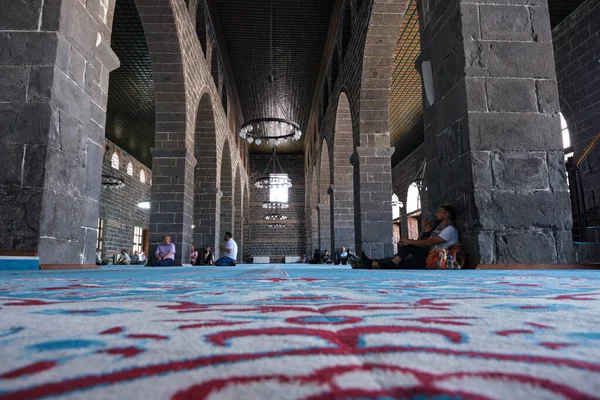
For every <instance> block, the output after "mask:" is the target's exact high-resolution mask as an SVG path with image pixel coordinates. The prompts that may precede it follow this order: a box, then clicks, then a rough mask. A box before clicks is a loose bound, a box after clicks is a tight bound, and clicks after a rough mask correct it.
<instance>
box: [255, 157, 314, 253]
mask: <svg viewBox="0 0 600 400" xmlns="http://www.w3.org/2000/svg"><path fill="white" fill-rule="evenodd" d="M270 157H271V156H270V155H263V154H253V155H251V156H250V171H251V175H252V177H254V178H258V177H259V176H261V175H262V173H263V172H265V168H266V167H267V164H268V162H269V158H270ZM277 157H278V159H279V161H280V163H281V165H282V167H283V168H284V172H285V173H287V174H288V175H289V177H290V179H291V180H292V187H291V188H290V189H289V192H288V196H289V204H290V207H289V208H288V209H286V210H282V211H281V214H284V215H287V216H288V217H289V219H288V220H287V221H283V222H282V223H283V224H285V228H277V229H274V228H269V227H268V225H269V223H271V222H269V221H266V220H265V219H264V217H265V215H267V214H268V213H269V212H268V211H267V210H265V209H263V208H262V203H263V202H264V201H268V200H269V192H268V190H265V189H257V188H256V186H254V184H253V181H252V180H251V182H250V183H251V185H250V205H249V214H248V215H247V216H246V220H247V223H248V234H247V236H246V237H245V248H246V251H249V252H250V253H251V254H252V255H253V256H269V257H271V262H283V261H284V257H286V256H302V255H304V254H305V253H306V237H305V236H306V228H305V215H304V213H305V207H304V196H305V193H304V156H302V155H283V154H282V155H278V156H277Z"/></svg>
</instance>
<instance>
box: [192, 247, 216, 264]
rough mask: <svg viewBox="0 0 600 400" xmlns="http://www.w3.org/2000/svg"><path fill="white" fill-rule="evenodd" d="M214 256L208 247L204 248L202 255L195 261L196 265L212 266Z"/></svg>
mask: <svg viewBox="0 0 600 400" xmlns="http://www.w3.org/2000/svg"><path fill="white" fill-rule="evenodd" d="M213 263H214V256H213V253H212V251H211V250H210V246H204V250H203V251H202V254H200V258H199V259H198V260H197V261H196V265H213Z"/></svg>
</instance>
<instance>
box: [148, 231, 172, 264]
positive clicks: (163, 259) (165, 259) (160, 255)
mask: <svg viewBox="0 0 600 400" xmlns="http://www.w3.org/2000/svg"><path fill="white" fill-rule="evenodd" d="M175 251H176V250H175V245H174V244H173V243H171V236H169V235H165V236H163V241H162V243H161V244H159V245H158V247H156V251H155V252H154V259H153V260H152V262H151V265H152V266H153V267H170V266H172V265H173V263H174V262H175Z"/></svg>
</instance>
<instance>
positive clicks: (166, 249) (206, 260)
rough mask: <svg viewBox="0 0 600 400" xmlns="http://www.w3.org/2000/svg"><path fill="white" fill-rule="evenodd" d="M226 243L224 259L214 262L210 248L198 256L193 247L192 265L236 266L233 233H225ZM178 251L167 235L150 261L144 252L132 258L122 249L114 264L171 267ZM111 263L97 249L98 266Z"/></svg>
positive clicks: (236, 250) (136, 253) (235, 244)
mask: <svg viewBox="0 0 600 400" xmlns="http://www.w3.org/2000/svg"><path fill="white" fill-rule="evenodd" d="M224 240H225V243H224V244H222V245H220V246H219V249H220V250H221V251H222V252H223V257H221V258H219V259H218V260H216V261H215V260H214V255H213V252H212V250H211V248H210V246H205V247H204V250H203V251H202V254H200V256H199V255H198V251H197V250H196V248H195V246H194V245H192V247H191V251H190V264H192V265H216V266H234V265H235V260H236V258H237V253H238V246H237V243H236V242H235V240H233V235H232V234H231V232H226V233H225V238H224ZM176 252H177V249H176V248H175V244H173V243H171V236H169V235H165V236H163V238H162V242H161V243H160V244H159V245H158V246H157V247H156V251H155V252H154V254H153V256H152V257H151V258H150V259H147V258H146V255H145V254H144V252H143V251H142V252H138V251H135V252H134V254H133V256H130V255H129V253H128V252H127V250H126V249H121V251H120V253H119V254H118V255H117V257H116V259H115V261H114V263H115V264H117V265H136V264H137V265H140V264H141V265H144V264H145V265H146V266H149V267H170V266H173V264H174V263H175V254H176ZM108 263H109V261H108V260H107V259H103V258H102V252H101V250H100V249H96V264H97V265H106V264H108Z"/></svg>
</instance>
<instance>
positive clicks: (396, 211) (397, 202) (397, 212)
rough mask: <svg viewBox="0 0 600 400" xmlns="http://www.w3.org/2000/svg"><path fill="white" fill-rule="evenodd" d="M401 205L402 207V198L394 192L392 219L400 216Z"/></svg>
mask: <svg viewBox="0 0 600 400" xmlns="http://www.w3.org/2000/svg"><path fill="white" fill-rule="evenodd" d="M400 207H402V205H401V203H400V199H399V198H398V196H396V194H395V193H394V194H393V195H392V219H394V220H397V219H398V218H400Z"/></svg>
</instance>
